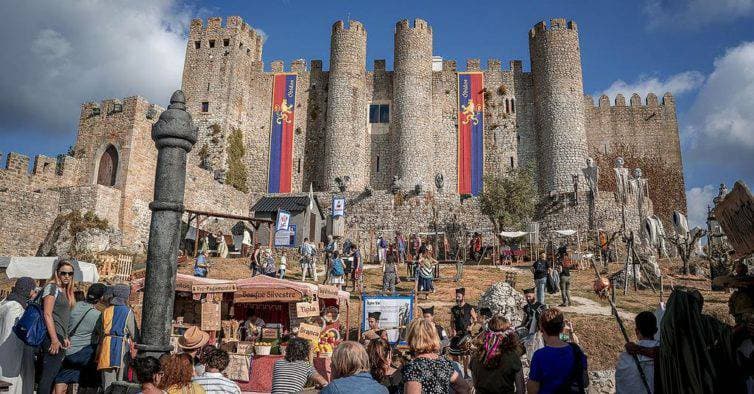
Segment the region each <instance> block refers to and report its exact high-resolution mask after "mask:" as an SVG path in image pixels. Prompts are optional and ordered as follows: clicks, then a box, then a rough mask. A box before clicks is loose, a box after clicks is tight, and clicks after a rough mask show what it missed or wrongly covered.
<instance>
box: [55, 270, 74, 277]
mask: <svg viewBox="0 0 754 394" xmlns="http://www.w3.org/2000/svg"><path fill="white" fill-rule="evenodd" d="M58 275H60V276H73V271H58Z"/></svg>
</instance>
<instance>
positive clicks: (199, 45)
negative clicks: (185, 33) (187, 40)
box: [194, 41, 202, 49]
mask: <svg viewBox="0 0 754 394" xmlns="http://www.w3.org/2000/svg"><path fill="white" fill-rule="evenodd" d="M201 47H202V42H201V41H194V48H195V49H199V48H201Z"/></svg>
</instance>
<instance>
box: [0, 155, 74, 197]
mask: <svg viewBox="0 0 754 394" xmlns="http://www.w3.org/2000/svg"><path fill="white" fill-rule="evenodd" d="M30 162H31V160H30V159H29V156H26V155H23V154H20V153H16V152H10V153H8V155H7V157H6V158H5V163H4V165H3V157H2V154H0V189H4V188H10V187H13V188H16V189H20V188H24V187H28V188H33V189H35V190H37V189H47V188H54V187H61V186H71V185H74V184H76V183H77V182H78V181H79V177H80V175H81V162H82V160H81V159H77V158H75V157H71V156H67V155H65V156H63V155H61V156H60V157H58V158H55V157H49V156H45V155H36V156H34V162H33V165H32V166H31V169H29V163H30Z"/></svg>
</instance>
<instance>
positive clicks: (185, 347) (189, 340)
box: [178, 326, 209, 376]
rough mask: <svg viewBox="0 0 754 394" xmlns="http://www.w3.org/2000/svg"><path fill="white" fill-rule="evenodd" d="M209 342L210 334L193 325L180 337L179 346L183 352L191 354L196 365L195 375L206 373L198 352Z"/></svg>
mask: <svg viewBox="0 0 754 394" xmlns="http://www.w3.org/2000/svg"><path fill="white" fill-rule="evenodd" d="M207 342H209V334H208V333H206V332H204V331H202V330H200V329H199V327H197V326H191V327H189V328H188V329H186V331H184V332H183V335H181V337H180V338H178V348H179V349H181V351H183V353H186V354H188V355H189V356H191V362H192V364H193V366H194V375H197V376H198V375H201V374H202V373H204V366H203V365H201V363H200V362H199V361H200V360H199V358H198V357H197V354H198V353H199V350H201V349H202V348H203V347H204V345H206V344H207Z"/></svg>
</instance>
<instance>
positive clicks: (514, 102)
mask: <svg viewBox="0 0 754 394" xmlns="http://www.w3.org/2000/svg"><path fill="white" fill-rule="evenodd" d="M511 113H514V114H515V113H516V100H514V99H511Z"/></svg>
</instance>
